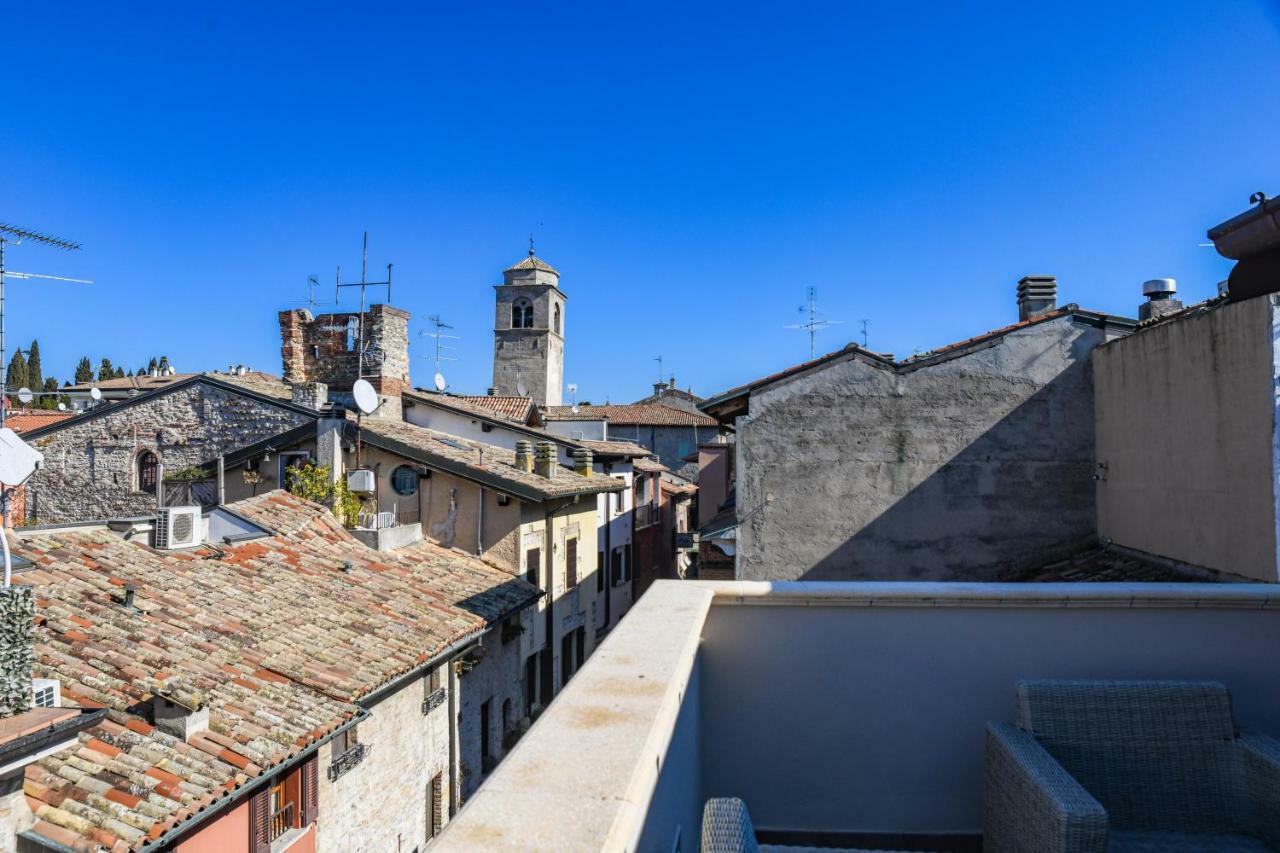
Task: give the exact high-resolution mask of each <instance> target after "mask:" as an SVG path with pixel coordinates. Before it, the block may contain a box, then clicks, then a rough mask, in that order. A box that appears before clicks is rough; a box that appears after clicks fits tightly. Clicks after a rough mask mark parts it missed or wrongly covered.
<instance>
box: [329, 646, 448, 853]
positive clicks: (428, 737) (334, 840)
mask: <svg viewBox="0 0 1280 853" xmlns="http://www.w3.org/2000/svg"><path fill="white" fill-rule="evenodd" d="M445 667H447V664H445V665H444V666H442V667H441V678H440V683H441V684H442V685H445V688H446V690H447V689H448V688H447V685H448V683H449V681H448V678H447V677H446V673H445ZM428 688H429V681H428V679H426V678H422V679H413V680H411V681H409V682H407V683H406V684H404V685H403V686H402V687H401V688H400V689H399V690H397V691H396V692H395V693H393V694H391V695H390V696H388V697H387V698H385V699H383V700H382V701H380V702H378V703H377V704H375V705H372V706H371V707H370V708H369V711H370V717H369V719H367V720H365V721H364V722H362V723H360V725H359V726H358V727H357V735H356V736H357V737H358V738H359V741H360V743H361V744H362V745H363V746H364V747H365V749H366V750H367V752H366V754H365V757H364V759H363V760H362V761H361V762H360V763H359V764H357V765H356V766H354V767H352V768H351V769H349V770H347V771H346V772H345V773H343V774H342V775H341V776H339V777H338V778H337V779H336V780H331V779H330V778H329V767H330V765H331V764H332V763H333V760H334V758H336V757H337V756H336V755H335V754H334V742H333V741H330V742H329V743H328V744H326V745H324V746H323V747H321V749H320V809H319V814H318V819H317V824H316V851H317V853H360V851H366V852H367V853H382V851H386V850H403V851H410V850H414V849H418V850H421V849H422V848H423V847H424V846H425V845H426V843H427V833H428V828H429V821H430V819H431V811H430V804H431V801H430V796H431V792H430V786H431V779H432V778H433V777H434V776H435V775H436V774H442V778H443V779H444V798H443V800H444V803H445V807H444V819H445V820H446V821H447V820H448V817H449V810H448V805H447V804H448V802H449V778H450V774H449V703H448V701H445V702H443V703H441V704H440V705H438V706H437V707H435V708H434V709H432V710H431V712H430V713H429V714H425V715H424V714H423V713H422V703H423V700H424V699H425V698H426V697H427V696H428V695H429V693H430V692H431V691H429V689H428Z"/></svg>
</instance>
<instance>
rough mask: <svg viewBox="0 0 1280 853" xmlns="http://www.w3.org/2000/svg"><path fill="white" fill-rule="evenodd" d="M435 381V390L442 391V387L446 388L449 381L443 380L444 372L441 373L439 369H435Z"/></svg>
mask: <svg viewBox="0 0 1280 853" xmlns="http://www.w3.org/2000/svg"><path fill="white" fill-rule="evenodd" d="M435 381H436V390H437V391H443V390H444V389H446V388H448V387H449V383H448V382H445V381H444V374H443V373H440V372H439V371H437V372H436V380H435Z"/></svg>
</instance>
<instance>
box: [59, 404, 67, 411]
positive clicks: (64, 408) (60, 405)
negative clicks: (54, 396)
mask: <svg viewBox="0 0 1280 853" xmlns="http://www.w3.org/2000/svg"><path fill="white" fill-rule="evenodd" d="M66 410H67V404H66V403H59V404H58V411H59V412H65V411H66Z"/></svg>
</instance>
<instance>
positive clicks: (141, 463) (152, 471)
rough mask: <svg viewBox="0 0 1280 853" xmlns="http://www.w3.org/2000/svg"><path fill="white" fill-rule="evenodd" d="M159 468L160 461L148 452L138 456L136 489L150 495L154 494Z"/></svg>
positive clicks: (145, 451)
mask: <svg viewBox="0 0 1280 853" xmlns="http://www.w3.org/2000/svg"><path fill="white" fill-rule="evenodd" d="M159 468H160V460H159V459H157V458H156V455H155V454H154V453H152V452H151V451H150V450H144V451H142V452H141V453H139V454H138V489H139V490H140V491H143V492H149V493H151V494H153V495H154V494H155V493H156V473H157V471H158V470H159Z"/></svg>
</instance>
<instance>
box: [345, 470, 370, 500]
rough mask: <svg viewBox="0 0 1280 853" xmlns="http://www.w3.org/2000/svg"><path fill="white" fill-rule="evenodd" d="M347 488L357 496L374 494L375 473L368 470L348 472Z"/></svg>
mask: <svg viewBox="0 0 1280 853" xmlns="http://www.w3.org/2000/svg"><path fill="white" fill-rule="evenodd" d="M347 488H348V489H350V490H351V491H353V492H355V493H357V494H362V495H371V494H373V493H374V487H373V471H371V470H369V469H368V468H357V469H355V470H354V471H348V472H347Z"/></svg>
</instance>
